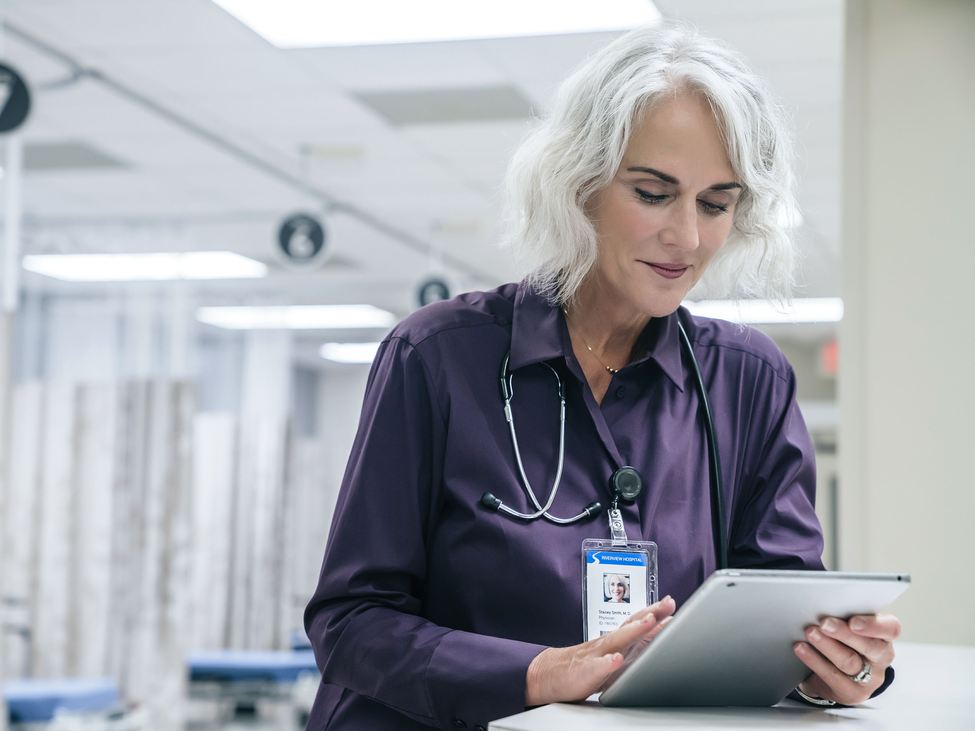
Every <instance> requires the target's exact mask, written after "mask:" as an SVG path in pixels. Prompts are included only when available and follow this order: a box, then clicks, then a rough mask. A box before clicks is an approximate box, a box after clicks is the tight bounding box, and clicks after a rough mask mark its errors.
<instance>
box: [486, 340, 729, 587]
mask: <svg viewBox="0 0 975 731" xmlns="http://www.w3.org/2000/svg"><path fill="white" fill-rule="evenodd" d="M677 328H678V330H679V331H680V341H681V344H682V345H683V346H684V350H685V351H686V352H687V354H688V355H689V356H690V360H691V367H692V369H693V370H694V376H695V380H696V381H697V388H698V392H699V393H700V395H701V406H702V408H703V410H704V421H705V426H706V427H707V440H708V453H709V455H710V463H711V480H710V484H711V506H712V508H714V510H712V521H713V523H714V525H713V526H712V530H713V533H714V537H715V544H716V545H715V553H716V554H717V559H718V568H719V569H725V568H728V537H727V527H726V525H725V505H724V492H723V489H722V480H721V460H720V458H719V456H718V447H717V440H716V438H715V431H714V418H713V417H712V415H711V402H710V400H709V399H708V390H707V388H706V387H705V385H704V377H703V376H702V375H701V368H700V366H699V365H698V363H697V358H696V357H695V356H694V349H693V348H692V347H691V341H690V339H689V338H688V337H687V332H686V331H685V330H684V326H683V325H682V324H680V323H679V322H678V323H677ZM510 359H511V353H510V352H509V353H508V354H507V355H506V356H505V357H504V362H503V363H502V364H501V394H502V397H503V398H504V417H505V419H506V420H507V422H508V431H509V432H510V433H511V444H512V445H513V446H514V449H515V462H517V464H518V473H519V474H520V475H521V481H522V484H523V485H524V487H525V492H526V493H527V494H528V499H529V500H531V503H532V505H534V506H535V512H534V513H520V512H518V511H517V510H514V509H512V508H509V507H508V506H507V505H505V504H504V503H503V502H502V501H501V500H500V499H499V498H497V497H495V496H494V495H492V494H491V493H489V492H486V493H484V494H483V495H482V496H481V501H480V502H481V505H483V506H484V507H486V508H488V509H490V510H495V511H498V512H500V513H505V514H507V515H509V516H511V517H513V518H519V519H521V520H527V521H532V520H537V519H538V518H545V519H546V520H548V521H550V522H552V523H557V524H559V525H568V524H570V523H575V522H576V521H579V520H584V519H587V518H595V517H596V516H597V515H599V514H600V513H601V512H602V510H603V505H602V503H600V502H599V501H598V500H596V501H593V502H591V503H589V504H588V505H587V506H586V507H585V508H584V509H583V511H582V512H581V513H579V514H578V515H575V516H573V517H571V518H558V517H556V516H554V515H552V514H551V513H549V512H548V511H549V508H551V507H552V504H553V503H554V502H555V496H556V494H557V493H558V491H559V483H560V482H561V481H562V468H563V466H564V465H565V386H564V384H563V383H562V378H561V377H560V376H559V374H558V372H557V371H556V370H555V369H554V368H553V367H552V366H551V365H549V364H548V363H545V362H544V361H543V362H542V364H541V365H543V366H545V367H546V368H548V369H549V371H551V372H552V375H553V376H555V380H556V382H557V383H558V387H559V402H560V407H559V464H558V469H557V470H556V473H555V482H554V483H553V484H552V489H551V491H550V492H549V496H548V500H547V501H546V502H545V505H544V506H543V505H542V504H541V503H540V502H539V500H538V498H537V497H535V491H534V490H533V489H532V486H531V483H530V482H529V481H528V475H526V474H525V466H524V464H523V463H522V460H521V449H520V448H519V446H518V434H517V433H516V432H515V417H514V414H513V413H512V411H511V400H512V399H513V398H514V395H515V389H514V374H513V373H512V372H511V370H510V369H509V367H508V362H509V361H510ZM609 486H610V491H611V492H612V495H613V503H612V507H613V510H615V509H616V506H617V505H618V503H619V501H620V500H623V501H624V502H633V501H634V500H636V498H637V497H639V496H640V494H641V493H642V492H643V486H644V481H643V476H642V475H641V474H640V473H639V472H638V471H637V470H636V469H635V468H633V467H629V466H623V467H619V468H617V469H616V471H614V472H613V474H612V476H611V477H610V480H609Z"/></svg>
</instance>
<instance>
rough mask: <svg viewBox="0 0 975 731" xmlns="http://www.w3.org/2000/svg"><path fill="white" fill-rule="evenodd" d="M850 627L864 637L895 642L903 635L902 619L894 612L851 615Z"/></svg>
mask: <svg viewBox="0 0 975 731" xmlns="http://www.w3.org/2000/svg"><path fill="white" fill-rule="evenodd" d="M850 629H851V630H852V631H853V632H855V633H856V634H858V635H861V636H862V637H876V638H877V639H880V640H887V641H888V642H893V641H894V640H896V639H897V638H898V637H900V636H901V621H900V620H899V619H898V618H897V617H895V616H894V615H893V614H860V615H857V616H855V617H850Z"/></svg>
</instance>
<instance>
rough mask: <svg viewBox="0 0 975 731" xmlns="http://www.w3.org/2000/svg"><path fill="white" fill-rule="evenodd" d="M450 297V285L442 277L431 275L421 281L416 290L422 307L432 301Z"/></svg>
mask: <svg viewBox="0 0 975 731" xmlns="http://www.w3.org/2000/svg"><path fill="white" fill-rule="evenodd" d="M449 299H450V285H449V284H447V282H446V281H444V280H443V279H441V278H440V277H429V278H427V279H424V280H423V281H422V282H420V286H419V287H417V290H416V301H417V303H418V304H419V305H420V307H424V306H426V305H428V304H430V303H431V302H441V301H443V300H449Z"/></svg>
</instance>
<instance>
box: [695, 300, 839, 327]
mask: <svg viewBox="0 0 975 731" xmlns="http://www.w3.org/2000/svg"><path fill="white" fill-rule="evenodd" d="M683 304H684V306H685V307H686V308H687V309H688V310H690V312H691V314H692V315H698V316H700V317H713V318H715V319H717V320H729V321H731V322H740V323H742V324H746V325H774V324H780V323H787V324H788V323H794V322H795V323H801V322H839V321H840V320H842V319H843V300H842V299H841V298H839V297H806V298H803V299H797V300H793V301H792V303H791V304H789V305H785V304H784V303H781V302H770V301H769V300H739V301H737V302H736V301H735V300H701V301H699V302H690V301H686V302H684V303H683Z"/></svg>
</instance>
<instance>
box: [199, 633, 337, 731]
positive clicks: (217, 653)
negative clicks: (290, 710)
mask: <svg viewBox="0 0 975 731" xmlns="http://www.w3.org/2000/svg"><path fill="white" fill-rule="evenodd" d="M186 667H187V670H188V673H189V680H190V683H189V695H190V698H193V699H196V700H206V701H216V702H218V703H220V704H221V705H224V704H227V705H226V706H225V707H227V709H228V710H230V709H232V716H233V718H236V719H245V718H252V717H255V716H256V715H257V708H258V703H259V702H264V701H273V702H278V703H282V702H283V703H288V704H292V701H293V699H292V692H293V690H294V688H295V683H296V682H297V681H298V680H299V679H304V678H307V677H312V678H315V684H316V685H317V683H318V679H319V678H320V674H319V672H318V667H317V666H316V665H315V655H314V653H313V652H312V651H311V650H291V651H280V652H272V651H260V650H207V651H201V652H191V653H189V654H188V655H187V656H186ZM305 715H307V714H305ZM298 725H299V726H301V722H300V720H299V721H298Z"/></svg>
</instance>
